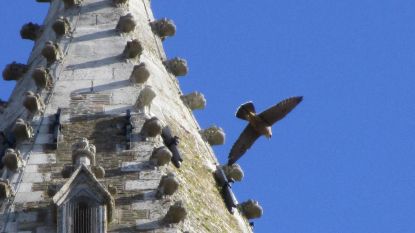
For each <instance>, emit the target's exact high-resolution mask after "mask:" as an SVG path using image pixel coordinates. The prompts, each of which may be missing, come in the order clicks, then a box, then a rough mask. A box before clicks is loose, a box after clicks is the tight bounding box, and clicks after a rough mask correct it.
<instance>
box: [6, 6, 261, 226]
mask: <svg viewBox="0 0 415 233" xmlns="http://www.w3.org/2000/svg"><path fill="white" fill-rule="evenodd" d="M37 2H45V3H49V4H50V8H49V12H48V15H47V16H46V19H45V21H44V22H43V24H36V23H28V24H25V25H23V27H22V29H21V36H22V38H23V39H28V40H33V41H34V43H35V44H34V48H33V51H32V54H31V55H30V57H29V59H28V62H27V64H19V63H15V62H13V63H10V64H9V65H8V66H7V67H5V68H4V70H3V79H4V80H8V81H16V82H17V84H16V88H15V89H14V91H13V93H12V96H11V97H10V99H9V101H8V102H1V103H0V131H1V132H0V156H1V166H2V168H1V169H2V170H1V179H0V198H1V209H0V211H1V220H0V229H1V232H33V233H35V232H36V233H41V232H42V233H43V232H48V233H52V232H59V233H60V232H62V233H63V232H65V233H66V232H68V233H89V232H91V233H98V232H202V233H203V232H235V233H240V232H252V230H251V227H250V225H249V222H248V219H251V218H256V217H259V216H260V215H261V214H262V209H261V207H260V206H259V205H258V204H257V203H256V202H255V201H247V202H244V203H242V204H238V203H237V201H236V199H235V196H234V195H233V193H232V190H231V189H230V185H229V182H230V179H232V180H240V179H241V178H242V175H243V173H242V171H241V170H240V168H239V167H238V166H235V167H221V166H218V161H217V159H216V157H215V155H214V154H213V152H212V149H211V147H210V146H211V145H218V144H222V143H223V142H224V136H225V135H224V132H223V131H222V130H221V129H220V128H219V127H212V128H208V129H205V130H201V129H200V127H199V125H198V123H197V122H196V120H195V118H194V116H193V114H192V110H196V109H203V108H204V106H205V102H206V101H205V99H204V97H203V95H202V94H201V93H199V92H193V93H190V94H183V93H181V91H180V88H179V85H178V81H177V77H179V76H184V75H186V73H187V72H188V68H187V62H186V60H184V59H182V58H169V57H167V56H166V54H165V53H164V50H163V47H162V41H163V40H164V39H167V38H168V37H170V36H173V35H174V34H175V29H176V27H175V25H174V23H173V21H171V20H169V19H165V18H163V19H154V17H153V15H152V11H151V7H150V0H37Z"/></svg>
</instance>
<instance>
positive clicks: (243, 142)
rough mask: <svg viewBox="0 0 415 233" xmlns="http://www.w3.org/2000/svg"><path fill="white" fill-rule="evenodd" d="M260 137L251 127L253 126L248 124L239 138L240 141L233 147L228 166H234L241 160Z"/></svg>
mask: <svg viewBox="0 0 415 233" xmlns="http://www.w3.org/2000/svg"><path fill="white" fill-rule="evenodd" d="M260 135H261V134H260V133H258V132H257V131H256V130H255V129H254V128H253V127H252V126H251V124H248V126H246V128H245V129H244V131H243V132H242V133H241V135H240V136H239V138H238V140H236V142H235V144H233V146H232V149H231V152H230V153H229V157H228V165H232V164H234V163H235V162H236V161H237V160H238V159H239V158H241V157H242V155H244V154H245V152H246V151H247V150H248V149H249V148H250V147H251V146H252V144H254V142H255V141H256V140H257V138H258V137H259V136H260Z"/></svg>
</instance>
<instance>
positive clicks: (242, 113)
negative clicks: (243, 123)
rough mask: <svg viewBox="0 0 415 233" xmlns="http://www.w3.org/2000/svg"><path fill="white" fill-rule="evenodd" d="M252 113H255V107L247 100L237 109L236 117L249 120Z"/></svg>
mask: <svg viewBox="0 0 415 233" xmlns="http://www.w3.org/2000/svg"><path fill="white" fill-rule="evenodd" d="M250 113H255V107H254V104H253V103H252V102H247V103H244V104H242V105H241V106H239V108H238V110H237V111H236V117H237V118H239V119H242V120H248V116H249V114H250Z"/></svg>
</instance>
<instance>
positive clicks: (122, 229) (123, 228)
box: [108, 225, 137, 233]
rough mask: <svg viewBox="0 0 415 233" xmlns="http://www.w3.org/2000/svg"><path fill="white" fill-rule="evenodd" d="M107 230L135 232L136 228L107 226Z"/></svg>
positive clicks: (126, 232)
mask: <svg viewBox="0 0 415 233" xmlns="http://www.w3.org/2000/svg"><path fill="white" fill-rule="evenodd" d="M108 232H117V233H136V232H137V229H136V226H119V225H117V226H114V227H111V226H109V231H108Z"/></svg>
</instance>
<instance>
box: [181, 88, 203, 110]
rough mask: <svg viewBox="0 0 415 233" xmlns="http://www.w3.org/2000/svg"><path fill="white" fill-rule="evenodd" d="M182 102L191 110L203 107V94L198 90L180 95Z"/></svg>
mask: <svg viewBox="0 0 415 233" xmlns="http://www.w3.org/2000/svg"><path fill="white" fill-rule="evenodd" d="M181 99H182V101H183V103H184V104H185V105H186V106H187V107H189V108H190V109H191V110H196V109H204V108H205V107H206V99H205V96H204V95H203V94H202V93H200V92H197V91H195V92H192V93H190V94H187V95H183V96H181Z"/></svg>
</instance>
